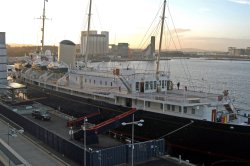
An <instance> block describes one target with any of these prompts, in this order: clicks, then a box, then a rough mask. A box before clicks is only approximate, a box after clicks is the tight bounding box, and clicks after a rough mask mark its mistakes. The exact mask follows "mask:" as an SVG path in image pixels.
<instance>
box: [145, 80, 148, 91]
mask: <svg viewBox="0 0 250 166" xmlns="http://www.w3.org/2000/svg"><path fill="white" fill-rule="evenodd" d="M145 89H146V90H148V81H146V84H145Z"/></svg>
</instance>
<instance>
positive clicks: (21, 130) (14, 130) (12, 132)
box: [7, 123, 24, 145]
mask: <svg viewBox="0 0 250 166" xmlns="http://www.w3.org/2000/svg"><path fill="white" fill-rule="evenodd" d="M7 125H8V133H7V135H8V142H7V143H8V145H9V144H10V136H12V137H16V136H17V134H22V133H23V132H24V130H23V129H20V130H17V129H16V128H12V129H11V128H10V124H9V123H7Z"/></svg>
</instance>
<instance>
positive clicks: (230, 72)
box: [96, 59, 250, 110]
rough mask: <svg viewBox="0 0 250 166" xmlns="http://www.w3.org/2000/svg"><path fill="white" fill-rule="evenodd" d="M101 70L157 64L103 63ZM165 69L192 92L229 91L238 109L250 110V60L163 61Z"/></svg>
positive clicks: (145, 68) (146, 68)
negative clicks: (104, 68) (103, 68)
mask: <svg viewBox="0 0 250 166" xmlns="http://www.w3.org/2000/svg"><path fill="white" fill-rule="evenodd" d="M96 65H99V66H100V67H114V66H123V67H131V68H136V69H137V71H138V72H145V71H146V72H149V71H153V70H155V69H156V63H155V62H154V61H141V62H140V61H129V62H101V63H96ZM160 68H161V70H164V71H169V72H170V74H171V79H172V81H173V82H174V84H175V85H176V83H177V82H180V84H181V87H182V88H183V87H184V86H187V87H188V89H191V90H201V91H206V92H213V93H218V94H222V92H223V90H225V89H228V90H229V93H230V94H231V98H232V99H233V100H235V105H236V106H237V107H240V108H243V109H245V110H250V61H231V60H205V59H172V60H169V61H161V63H160Z"/></svg>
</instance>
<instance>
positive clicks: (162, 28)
mask: <svg viewBox="0 0 250 166" xmlns="http://www.w3.org/2000/svg"><path fill="white" fill-rule="evenodd" d="M165 9H166V0H164V5H163V12H162V18H161V34H160V42H159V50H158V56H157V61H156V65H157V66H156V79H157V81H158V82H159V79H160V76H159V74H160V72H159V68H160V55H161V46H162V35H163V30H164V20H165ZM157 91H158V92H159V91H160V87H159V83H158V86H157Z"/></svg>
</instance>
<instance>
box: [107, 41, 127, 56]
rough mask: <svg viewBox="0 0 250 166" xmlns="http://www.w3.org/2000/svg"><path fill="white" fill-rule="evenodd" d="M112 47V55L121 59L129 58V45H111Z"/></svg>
mask: <svg viewBox="0 0 250 166" xmlns="http://www.w3.org/2000/svg"><path fill="white" fill-rule="evenodd" d="M110 46H111V48H110V54H112V55H114V56H116V57H120V58H128V56H129V44H128V43H118V45H115V44H111V45H110Z"/></svg>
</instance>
